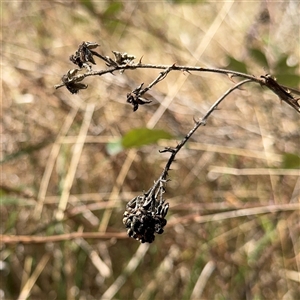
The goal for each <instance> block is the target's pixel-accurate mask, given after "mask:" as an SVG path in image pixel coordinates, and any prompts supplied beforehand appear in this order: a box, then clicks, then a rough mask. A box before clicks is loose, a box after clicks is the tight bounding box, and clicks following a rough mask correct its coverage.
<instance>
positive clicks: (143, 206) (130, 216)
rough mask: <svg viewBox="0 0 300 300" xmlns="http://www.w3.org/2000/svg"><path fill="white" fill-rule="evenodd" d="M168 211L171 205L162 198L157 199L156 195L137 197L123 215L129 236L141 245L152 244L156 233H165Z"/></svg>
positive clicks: (127, 206)
mask: <svg viewBox="0 0 300 300" xmlns="http://www.w3.org/2000/svg"><path fill="white" fill-rule="evenodd" d="M168 209H169V203H165V202H164V200H163V198H162V197H160V199H157V197H156V196H155V195H154V194H152V195H151V194H148V193H146V194H144V195H139V196H137V197H135V198H134V199H132V200H131V201H130V202H129V203H128V204H127V205H126V210H125V212H124V214H123V223H124V225H125V226H126V228H127V234H128V235H129V237H132V238H134V239H136V240H139V241H140V242H141V243H145V242H147V243H152V242H153V241H154V239H155V233H157V234H162V233H163V232H164V230H163V228H164V227H165V226H166V224H167V220H166V219H165V216H166V215H167V212H168Z"/></svg>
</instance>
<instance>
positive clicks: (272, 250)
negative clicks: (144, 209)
mask: <svg viewBox="0 0 300 300" xmlns="http://www.w3.org/2000/svg"><path fill="white" fill-rule="evenodd" d="M89 3H90V2H88V1H86V2H84V1H77V2H75V1H72V2H69V1H49V2H46V1H42V2H38V1H23V2H22V1H18V2H2V3H1V6H2V37H1V41H2V50H1V55H2V99H3V101H2V107H1V108H2V109H1V127H2V131H1V146H2V149H1V155H2V157H1V159H2V164H1V167H2V170H1V199H2V200H1V225H0V226H1V227H0V228H1V234H2V236H1V237H2V241H1V252H0V254H1V256H0V259H1V268H0V276H1V277H0V298H1V299H141V300H144V299H286V300H287V299H299V298H300V288H299V283H300V254H299V253H300V251H299V250H300V241H299V233H300V222H299V219H300V218H299V208H300V204H299V201H300V199H299V191H300V181H299V164H298V160H299V149H300V140H299V136H300V135H299V125H300V124H299V114H297V112H295V111H293V110H292V108H290V107H289V106H287V105H286V104H285V103H280V101H279V100H278V99H277V98H276V96H275V95H274V94H272V93H271V92H269V91H267V90H265V89H263V88H261V87H257V86H255V85H248V86H245V87H244V89H243V90H241V91H236V92H235V93H234V94H232V95H230V96H229V97H228V98H227V99H226V100H225V101H224V102H223V103H222V105H221V106H220V110H217V111H215V112H214V113H213V114H212V116H211V118H210V119H209V120H208V123H207V126H206V127H202V128H200V129H199V130H198V131H197V132H196V134H195V135H194V136H193V138H192V140H191V141H190V143H189V144H188V146H187V147H186V148H184V149H182V151H180V153H179V154H178V158H177V160H176V162H175V163H174V165H173V171H171V172H170V179H171V181H170V182H169V183H168V185H167V193H166V198H167V201H168V202H169V203H170V210H169V213H168V225H167V226H166V230H165V233H164V234H162V235H160V236H157V238H156V240H155V242H154V243H152V244H150V245H148V244H141V245H139V244H138V243H137V242H136V241H134V240H133V239H129V238H127V237H126V233H125V229H124V227H123V224H122V214H123V211H124V207H125V205H126V203H127V202H128V201H129V200H130V199H132V197H134V196H136V195H138V194H140V193H141V192H143V190H147V189H148V188H149V187H150V186H151V185H152V183H153V181H154V180H155V179H157V177H158V176H159V175H160V173H161V171H162V169H163V167H164V165H165V163H166V161H167V158H168V154H159V152H158V150H159V149H163V147H164V146H174V145H176V143H177V141H179V140H180V139H181V138H182V137H183V136H184V135H185V134H186V133H187V132H188V131H189V130H190V129H191V128H192V126H193V117H196V118H198V117H201V116H202V115H203V114H204V113H205V112H206V110H207V109H208V108H209V107H210V105H211V104H212V103H213V102H214V101H215V100H216V99H217V98H218V97H219V96H220V95H222V93H224V92H225V91H226V89H228V88H229V87H230V86H232V82H231V81H230V80H229V79H228V78H226V77H225V76H223V75H216V74H203V73H202V74H201V73H198V74H194V75H188V74H181V73H175V72H174V73H171V74H169V75H168V77H167V79H166V80H164V81H163V82H161V83H160V84H158V85H156V86H155V88H154V89H153V90H152V91H151V92H150V93H149V97H152V99H153V100H154V101H153V104H151V105H149V106H143V107H140V108H139V110H138V111H137V112H135V113H133V112H132V107H131V106H130V105H129V104H127V103H126V94H127V93H128V92H129V91H131V90H132V89H134V88H135V87H137V86H138V85H139V84H140V83H141V82H145V83H150V82H151V81H152V80H153V79H154V78H155V77H156V76H157V74H158V72H157V71H155V70H137V71H126V72H125V74H123V75H119V74H116V76H112V75H107V76H103V77H101V78H88V80H87V82H86V83H88V84H89V88H88V89H87V90H83V91H80V93H79V94H78V95H71V94H70V93H69V92H68V91H67V90H66V89H64V88H62V89H59V90H55V89H54V85H55V84H57V83H59V81H60V78H61V76H62V75H63V74H64V73H66V71H67V70H69V69H70V68H72V67H73V66H72V65H71V62H69V61H68V57H69V55H70V54H72V53H73V52H74V51H75V50H76V49H77V47H78V45H79V44H80V43H81V42H82V41H94V42H98V43H99V44H100V45H101V47H100V52H101V53H102V54H104V55H111V50H117V51H121V52H127V53H130V54H134V55H135V56H136V57H138V58H139V57H141V56H143V62H145V63H146V62H149V63H157V64H172V63H174V62H176V63H178V64H184V65H199V66H210V67H226V64H227V59H226V57H227V56H231V57H234V58H235V59H237V60H239V61H242V62H244V63H245V64H246V66H247V68H248V72H249V74H255V75H257V76H260V75H264V74H265V73H266V72H271V73H272V72H275V71H274V69H276V68H275V66H276V64H277V63H278V61H279V60H280V58H281V57H282V55H287V56H288V63H289V64H290V65H296V64H297V63H298V66H299V42H300V41H299V36H300V35H299V30H300V29H299V20H298V19H299V3H296V2H293V1H290V2H287V1H286V2H274V3H271V2H270V3H269V2H268V4H267V7H268V10H269V12H270V16H271V21H270V23H265V24H263V23H262V22H259V21H258V16H259V14H260V12H261V10H262V5H261V3H260V1H257V2H240V1H235V2H233V3H229V2H203V3H199V4H188V5H187V4H185V5H182V4H178V5H175V4H172V3H169V2H166V3H156V2H142V3H136V2H128V3H127V2H126V3H123V4H122V3H118V2H116V3H114V4H112V3H111V2H108V1H101V2H97V1H93V2H91V3H92V4H93V6H89V5H88V4H89ZM297 16H298V18H297ZM250 47H256V48H259V49H261V50H262V51H263V52H264V53H265V55H266V57H267V59H268V61H269V70H265V69H264V66H262V65H260V64H259V63H258V62H257V61H256V60H255V59H254V57H253V56H251V55H250V53H249V48H250ZM102 67H103V65H102V64H101V63H99V64H98V65H97V66H95V67H94V68H95V69H97V68H102ZM296 73H298V74H299V67H298V71H296ZM279 75H280V74H279ZM281 75H284V74H281ZM283 77H284V76H283ZM298 82H299V81H298ZM285 84H286V83H285ZM294 87H297V86H294ZM145 126H148V127H150V128H163V129H165V130H167V131H169V132H170V133H172V134H173V135H174V140H172V141H160V142H159V144H158V145H150V146H144V147H141V148H139V149H131V150H128V151H127V150H126V151H123V152H121V153H119V154H118V155H115V156H110V155H108V153H107V151H106V144H107V143H108V142H110V141H112V140H114V139H115V138H118V137H121V136H122V135H124V134H125V133H126V132H128V131H129V130H130V129H133V128H138V127H145ZM297 155H298V157H297ZM58 208H61V209H62V210H63V211H64V213H63V214H61V213H60V212H59V211H58ZM60 219H62V221H59V220H60ZM20 236H23V237H22V238H20ZM18 241H19V242H18Z"/></svg>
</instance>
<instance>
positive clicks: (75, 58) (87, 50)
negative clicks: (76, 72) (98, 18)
mask: <svg viewBox="0 0 300 300" xmlns="http://www.w3.org/2000/svg"><path fill="white" fill-rule="evenodd" d="M98 46H99V45H98V44H97V43H91V42H83V43H82V44H81V45H79V47H78V50H77V51H76V52H75V54H72V55H71V56H70V61H71V62H73V63H74V64H75V65H77V66H78V67H79V68H82V67H83V66H85V65H86V66H88V63H89V62H91V63H92V64H94V65H95V64H96V63H95V61H94V58H93V55H96V54H97V52H94V51H93V50H92V49H94V48H97V47H98Z"/></svg>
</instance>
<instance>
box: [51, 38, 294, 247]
mask: <svg viewBox="0 0 300 300" xmlns="http://www.w3.org/2000/svg"><path fill="white" fill-rule="evenodd" d="M98 46H99V45H98V44H97V43H95V42H82V43H81V44H80V45H79V47H78V49H77V50H76V52H75V53H74V54H72V55H71V56H70V61H71V62H73V63H74V64H75V65H76V66H77V68H75V69H70V70H69V71H68V72H67V73H66V74H65V75H63V76H62V83H61V84H58V85H56V86H55V87H56V88H61V87H63V86H65V87H66V88H67V89H68V90H69V91H70V92H71V93H72V94H76V93H78V92H79V91H80V90H83V89H87V87H88V85H87V84H84V83H83V80H84V79H85V78H86V77H89V76H103V75H105V74H114V73H116V72H119V73H120V74H122V73H123V72H124V71H125V70H136V69H150V68H151V69H157V70H161V71H160V72H159V74H158V76H157V77H156V78H155V79H154V80H153V81H152V82H151V83H150V84H148V85H147V86H145V87H144V83H139V85H138V86H137V87H136V88H135V89H134V90H132V91H131V92H129V93H127V102H128V103H129V104H131V105H132V107H133V111H137V110H138V109H139V106H140V105H147V104H149V103H151V100H148V99H147V95H146V94H147V92H148V91H149V90H150V89H152V88H153V87H154V86H155V85H156V84H158V83H159V82H161V81H162V80H164V79H165V78H166V77H167V75H168V74H169V73H170V72H174V71H177V72H188V73H193V72H211V73H221V74H224V75H226V76H228V77H229V78H230V79H231V80H232V82H233V83H234V84H233V86H232V87H231V88H230V89H228V90H227V91H226V92H225V93H224V94H222V95H221V96H220V97H219V99H217V101H216V102H215V103H214V104H213V105H212V106H211V107H210V109H209V110H208V111H207V112H206V113H205V114H204V116H203V117H202V118H200V119H198V120H194V126H193V127H192V129H191V130H190V131H189V132H188V133H187V134H186V135H185V137H184V138H183V139H182V140H181V141H180V142H179V143H178V144H177V146H176V147H174V148H172V147H168V148H165V149H163V150H160V152H168V153H170V157H169V159H168V161H167V162H166V165H165V167H164V169H163V171H162V173H161V175H160V176H159V178H158V179H156V180H155V181H154V184H153V185H152V187H150V188H149V189H148V191H146V192H143V193H142V194H140V195H138V196H137V197H135V198H133V199H132V200H131V201H129V203H127V205H126V208H125V212H124V214H123V224H124V225H125V227H126V229H127V234H128V235H129V237H132V238H134V239H136V240H139V241H140V242H141V243H144V242H148V243H152V242H153V241H154V239H155V234H162V233H163V232H164V229H163V228H164V226H165V225H166V224H167V221H166V219H165V217H166V215H167V213H168V210H169V203H167V202H165V199H164V197H163V195H164V193H165V190H166V184H167V182H168V180H170V179H169V176H168V172H169V170H170V168H171V165H172V163H173V162H174V160H175V157H176V155H177V154H178V152H179V151H180V150H181V149H182V147H183V146H184V145H185V144H186V142H187V141H188V140H189V139H190V138H191V136H192V135H193V134H194V133H195V131H196V130H197V129H198V128H199V127H200V126H205V125H206V123H207V119H208V117H209V116H210V115H211V114H212V113H213V111H214V110H216V109H217V108H218V106H219V105H220V103H221V102H222V101H224V99H225V98H226V97H227V96H228V95H229V94H231V93H232V92H233V91H235V90H236V89H239V88H240V87H241V86H242V85H245V84H247V83H251V82H252V83H256V84H259V85H261V86H264V87H266V88H268V89H270V90H271V91H272V92H273V93H274V94H276V95H277V96H278V97H279V99H280V100H281V101H284V102H285V103H286V104H288V105H289V106H290V107H292V108H293V109H295V110H296V111H297V112H298V113H300V103H299V100H300V98H297V97H296V96H294V94H297V93H299V91H297V90H295V89H292V88H288V87H286V86H283V85H281V84H280V83H278V82H277V81H276V79H275V78H274V77H273V76H272V75H270V74H264V75H261V76H259V77H256V76H254V75H249V74H245V73H241V72H237V71H234V70H226V69H219V68H203V67H194V66H180V65H177V64H172V65H156V64H144V63H142V58H140V59H139V60H137V61H136V57H135V56H134V55H131V54H127V53H122V52H119V51H112V53H113V55H114V57H113V58H111V57H110V56H106V55H102V54H100V53H98V52H97V51H96V50H95V49H96V48H97V47H98ZM96 57H97V58H99V59H101V60H102V61H104V63H105V65H106V68H104V69H101V70H93V68H92V65H96V61H95V58H96ZM233 78H234V79H236V78H237V79H238V80H237V82H234V81H233Z"/></svg>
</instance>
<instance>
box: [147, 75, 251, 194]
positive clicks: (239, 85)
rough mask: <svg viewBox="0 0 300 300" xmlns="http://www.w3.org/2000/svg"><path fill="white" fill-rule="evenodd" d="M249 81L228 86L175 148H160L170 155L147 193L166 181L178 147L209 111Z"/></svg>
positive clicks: (184, 142) (208, 114) (204, 123)
mask: <svg viewBox="0 0 300 300" xmlns="http://www.w3.org/2000/svg"><path fill="white" fill-rule="evenodd" d="M248 82H251V80H250V79H246V80H244V81H241V82H239V83H237V84H236V85H235V86H234V87H232V88H230V89H229V90H228V91H226V92H225V93H224V94H223V95H222V96H221V97H220V98H219V99H218V100H217V101H216V102H215V103H214V104H213V105H212V106H211V108H210V109H209V110H208V111H207V113H206V114H205V115H204V116H203V118H202V119H200V120H198V121H196V122H195V126H194V127H193V128H192V129H191V130H190V132H189V133H188V134H187V135H186V136H185V137H184V138H183V139H182V140H181V142H180V143H179V144H178V145H177V146H176V147H175V148H165V150H162V151H160V152H171V156H170V158H169V160H168V161H167V163H166V166H165V168H164V170H163V172H162V174H161V175H160V177H159V179H158V180H157V181H156V183H155V184H154V185H153V187H151V189H150V190H149V192H148V193H149V194H150V195H151V191H154V190H156V189H157V187H158V186H159V184H160V183H161V182H164V181H166V179H167V176H168V172H169V170H170V168H171V165H172V163H173V161H174V160H175V157H176V155H177V153H178V152H179V151H180V149H181V148H182V147H183V146H184V145H185V144H186V142H187V141H188V140H189V139H190V137H191V136H192V135H193V134H194V133H195V131H196V130H197V129H198V128H199V127H200V126H205V125H206V120H207V118H208V117H209V116H210V115H211V113H212V112H213V111H214V110H215V109H216V108H217V107H218V105H219V104H220V103H221V102H222V101H223V100H224V99H225V98H226V97H227V96H228V95H229V94H230V93H231V92H233V91H234V90H236V89H238V88H239V87H241V86H242V85H243V84H245V83H248Z"/></svg>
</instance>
